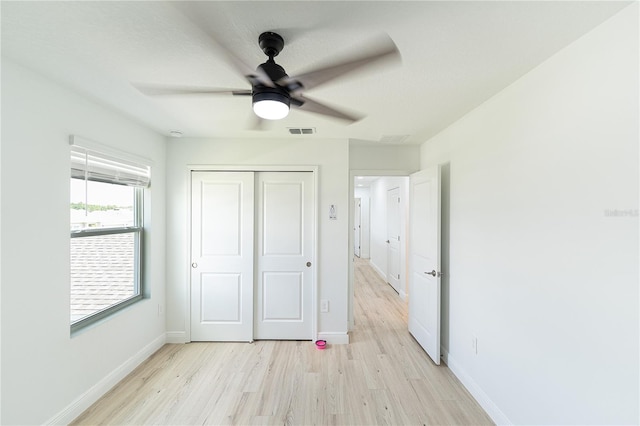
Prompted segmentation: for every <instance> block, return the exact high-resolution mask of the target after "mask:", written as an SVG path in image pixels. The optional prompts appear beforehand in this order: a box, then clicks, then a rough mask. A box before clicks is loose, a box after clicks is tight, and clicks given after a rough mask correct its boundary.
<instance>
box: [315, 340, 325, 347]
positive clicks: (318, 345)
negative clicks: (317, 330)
mask: <svg viewBox="0 0 640 426" xmlns="http://www.w3.org/2000/svg"><path fill="white" fill-rule="evenodd" d="M326 346H327V341H326V340H316V348H318V349H324V348H325V347H326Z"/></svg>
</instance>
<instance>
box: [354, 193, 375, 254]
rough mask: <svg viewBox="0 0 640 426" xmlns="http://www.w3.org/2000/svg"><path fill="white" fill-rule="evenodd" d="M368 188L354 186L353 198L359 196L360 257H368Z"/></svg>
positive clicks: (369, 230)
mask: <svg viewBox="0 0 640 426" xmlns="http://www.w3.org/2000/svg"><path fill="white" fill-rule="evenodd" d="M369 192H370V191H369V188H356V189H355V190H354V193H355V195H354V198H360V211H361V218H360V258H362V259H368V258H369V256H370V249H369V234H370V232H371V229H370V224H369V222H370V220H369V217H370V213H369V212H370V206H369V204H370V197H369Z"/></svg>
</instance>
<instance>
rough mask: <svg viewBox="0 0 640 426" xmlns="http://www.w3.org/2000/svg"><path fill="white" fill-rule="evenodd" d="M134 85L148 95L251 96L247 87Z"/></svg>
mask: <svg viewBox="0 0 640 426" xmlns="http://www.w3.org/2000/svg"><path fill="white" fill-rule="evenodd" d="M133 87H135V88H136V89H138V90H139V91H140V92H141V93H143V94H145V95H147V96H180V95H233V96H251V90H247V89H219V88H216V87H196V86H162V85H153V84H133Z"/></svg>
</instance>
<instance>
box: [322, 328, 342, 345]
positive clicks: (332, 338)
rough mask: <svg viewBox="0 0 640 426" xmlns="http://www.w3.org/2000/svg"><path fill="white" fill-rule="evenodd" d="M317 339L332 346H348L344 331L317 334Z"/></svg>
mask: <svg viewBox="0 0 640 426" xmlns="http://www.w3.org/2000/svg"><path fill="white" fill-rule="evenodd" d="M318 339H321V340H326V341H327V343H330V344H334V345H348V344H349V333H348V332H346V331H345V332H325V333H318Z"/></svg>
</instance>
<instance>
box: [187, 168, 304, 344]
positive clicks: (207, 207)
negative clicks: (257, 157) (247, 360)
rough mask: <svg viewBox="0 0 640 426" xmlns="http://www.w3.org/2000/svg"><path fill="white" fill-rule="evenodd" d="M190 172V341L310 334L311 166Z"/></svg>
mask: <svg viewBox="0 0 640 426" xmlns="http://www.w3.org/2000/svg"><path fill="white" fill-rule="evenodd" d="M191 176H192V177H191V185H192V193H191V254H192V259H191V262H192V264H191V340H192V341H253V340H254V339H278V340H285V339H290V340H311V339H313V318H312V314H313V309H312V304H313V300H314V298H313V292H312V289H313V278H314V276H313V270H314V269H313V268H314V266H313V265H312V264H311V262H312V261H313V249H314V247H315V243H314V238H315V236H314V230H315V226H314V223H315V222H314V221H315V215H314V208H315V207H314V206H315V194H314V181H313V173H312V172H193V173H192V175H191Z"/></svg>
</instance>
